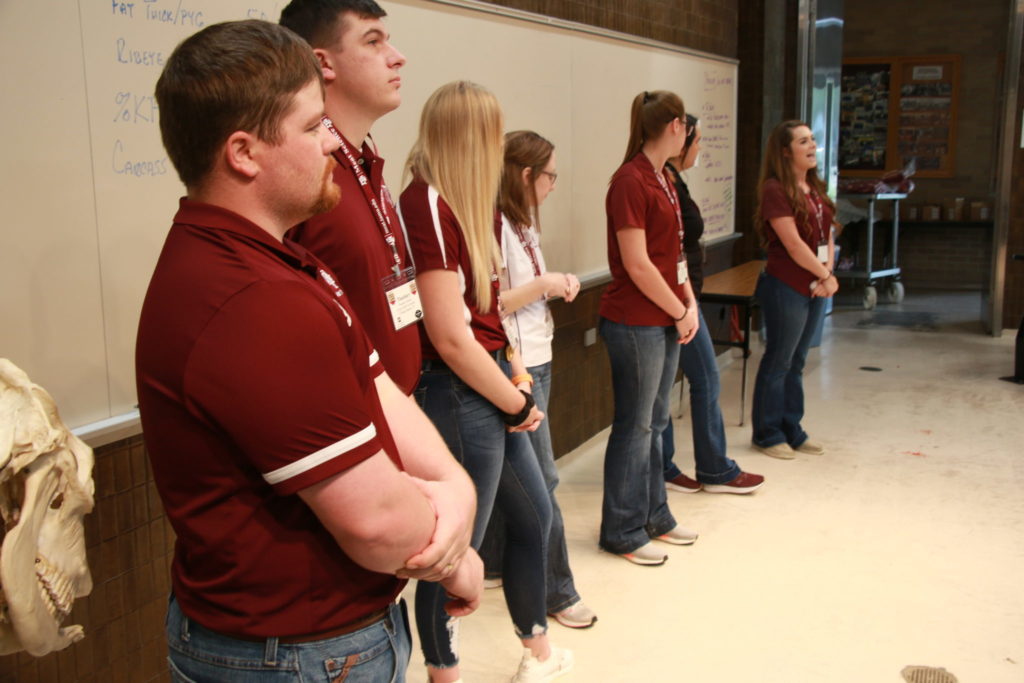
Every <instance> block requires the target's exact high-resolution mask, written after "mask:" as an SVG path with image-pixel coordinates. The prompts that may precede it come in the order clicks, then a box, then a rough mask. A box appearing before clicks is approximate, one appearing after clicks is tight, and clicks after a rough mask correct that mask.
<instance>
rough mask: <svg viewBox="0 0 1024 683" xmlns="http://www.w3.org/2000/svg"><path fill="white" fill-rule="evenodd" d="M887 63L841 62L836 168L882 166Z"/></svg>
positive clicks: (886, 128) (886, 119)
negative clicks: (837, 166) (837, 159)
mask: <svg viewBox="0 0 1024 683" xmlns="http://www.w3.org/2000/svg"><path fill="white" fill-rule="evenodd" d="M889 72H890V67H889V65H888V64H844V65H843V75H842V91H841V95H840V97H841V100H840V102H841V108H840V115H839V168H840V170H878V171H884V170H885V167H886V158H885V154H886V146H887V140H888V131H889Z"/></svg>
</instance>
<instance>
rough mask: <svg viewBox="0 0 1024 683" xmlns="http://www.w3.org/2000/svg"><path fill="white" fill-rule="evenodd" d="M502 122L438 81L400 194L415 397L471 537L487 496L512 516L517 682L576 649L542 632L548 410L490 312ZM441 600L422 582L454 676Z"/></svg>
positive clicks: (428, 646)
mask: <svg viewBox="0 0 1024 683" xmlns="http://www.w3.org/2000/svg"><path fill="white" fill-rule="evenodd" d="M501 129H502V115H501V109H500V108H499V106H498V102H497V100H496V99H495V97H494V95H493V94H491V93H490V92H489V91H488V90H486V89H484V88H482V87H480V86H478V85H475V84H473V83H468V82H466V81H457V82H454V83H449V84H447V85H444V86H442V87H441V88H439V89H438V90H436V91H435V92H434V93H433V94H432V95H431V96H430V98H429V99H428V100H427V102H426V104H425V105H424V107H423V113H422V115H421V118H420V129H419V137H418V139H417V140H416V142H415V144H414V145H413V148H412V151H411V152H410V154H409V161H408V164H407V173H408V174H411V176H412V182H411V183H410V184H409V186H408V187H407V188H406V189H405V191H404V192H402V196H401V199H400V202H399V206H400V209H401V215H402V219H403V224H404V226H405V228H406V231H407V232H408V241H409V246H410V249H411V251H412V255H413V259H414V262H415V264H416V271H417V273H416V285H417V288H418V289H419V293H420V297H421V298H422V303H423V313H424V318H423V326H424V330H425V332H426V334H424V335H421V341H422V345H423V375H422V377H421V378H420V383H419V386H418V388H417V389H416V392H415V395H416V400H417V401H418V402H419V403H420V405H421V406H422V407H423V410H424V412H426V414H427V415H428V416H429V417H430V418H431V419H432V420H433V421H434V424H435V425H436V426H437V428H438V431H440V433H441V435H442V436H443V437H444V439H445V441H446V443H447V445H448V448H449V449H451V451H452V453H453V454H454V455H455V457H456V458H457V459H458V460H459V462H460V463H462V466H463V467H465V468H466V471H467V472H468V473H469V475H470V477H472V479H473V482H474V484H475V485H476V493H477V511H476V517H475V519H474V524H473V534H472V539H471V544H472V546H473V547H474V548H479V547H480V543H481V541H482V539H483V535H484V531H485V530H486V528H487V521H488V518H489V517H490V514H491V509H492V507H493V506H495V505H497V507H498V508H499V509H500V510H501V512H502V514H503V516H504V519H505V520H506V529H507V532H508V543H507V544H506V546H505V549H504V550H505V562H504V571H503V574H504V589H505V601H506V603H507V604H508V609H509V613H510V614H511V616H512V621H513V623H514V625H515V631H516V634H517V636H518V637H519V638H520V640H521V641H522V644H523V647H524V648H525V649H524V653H523V659H522V661H521V663H520V666H519V671H518V673H517V674H516V676H515V678H514V679H513V680H515V681H520V682H526V681H541V680H545V681H546V680H551V679H553V678H554V677H555V676H557V675H559V674H560V673H564V672H565V671H568V670H569V668H571V666H572V653H571V652H569V651H568V650H564V649H561V648H556V647H553V646H552V645H550V643H549V641H548V637H547V618H546V614H547V612H546V610H545V602H544V594H545V583H544V581H545V580H544V575H545V555H546V551H547V538H548V530H549V529H550V527H551V503H550V500H549V498H548V492H547V489H546V488H545V486H544V479H543V477H542V476H541V472H540V468H539V466H538V464H537V459H536V458H535V457H534V455H533V452H532V449H531V448H530V443H529V441H528V439H527V437H526V434H525V433H524V432H525V431H529V430H535V429H536V428H537V427H538V426H539V424H540V421H541V420H542V419H543V417H544V415H543V413H541V412H540V411H539V410H538V409H537V407H536V406H535V402H534V399H533V396H532V395H531V394H530V387H531V385H530V382H529V381H528V376H527V375H526V370H525V368H524V367H523V363H522V359H521V358H520V356H519V355H518V354H517V353H515V352H514V351H513V350H512V349H511V347H510V346H509V344H508V339H507V337H506V335H505V332H504V330H503V328H502V324H501V319H500V317H499V314H498V277H497V273H498V272H499V271H500V269H501V256H500V254H499V251H498V243H497V241H496V240H495V238H494V217H495V213H494V201H495V197H496V196H497V193H498V183H499V179H500V177H501V168H502V130H501ZM510 378H511V379H510ZM445 601H446V596H445V592H444V589H443V588H441V587H440V584H437V583H428V582H425V581H421V582H420V583H419V585H418V586H417V590H416V626H417V628H418V630H419V636H420V643H421V645H422V647H423V652H424V656H425V659H426V662H427V669H428V673H429V675H430V680H431V681H433V682H435V683H436V682H441V683H448V682H451V681H458V680H459V679H460V673H459V662H458V654H457V652H456V649H457V643H458V636H457V630H458V622H457V621H456V620H455V619H454V618H449V617H447V615H446V614H445V611H444V604H445Z"/></svg>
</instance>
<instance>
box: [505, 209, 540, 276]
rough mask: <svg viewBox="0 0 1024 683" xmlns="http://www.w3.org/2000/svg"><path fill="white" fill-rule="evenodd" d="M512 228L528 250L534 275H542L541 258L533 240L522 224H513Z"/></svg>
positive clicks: (525, 249) (524, 248)
mask: <svg viewBox="0 0 1024 683" xmlns="http://www.w3.org/2000/svg"><path fill="white" fill-rule="evenodd" d="M509 222H511V221H509ZM512 229H513V230H515V233H516V237H518V238H519V243H520V244H521V245H523V250H524V251H525V252H526V255H527V256H529V257H530V263H532V264H533V274H534V277H540V276H541V272H540V259H538V258H537V253H536V252H535V251H534V249H533V240H531V239H528V238H527V237H526V231H525V230H523V228H521V227H520V226H518V225H513V226H512Z"/></svg>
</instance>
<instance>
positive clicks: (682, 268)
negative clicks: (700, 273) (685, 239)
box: [676, 258, 690, 285]
mask: <svg viewBox="0 0 1024 683" xmlns="http://www.w3.org/2000/svg"><path fill="white" fill-rule="evenodd" d="M689 279H690V272H689V270H687V268H686V259H685V258H683V259H681V260H680V261H678V262H676V281H677V282H678V283H679V284H681V285H685V284H686V281H687V280H689Z"/></svg>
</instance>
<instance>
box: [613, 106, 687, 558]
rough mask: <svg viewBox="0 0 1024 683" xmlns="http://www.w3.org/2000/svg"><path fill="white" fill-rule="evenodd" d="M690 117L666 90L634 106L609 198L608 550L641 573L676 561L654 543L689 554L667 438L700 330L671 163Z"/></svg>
mask: <svg viewBox="0 0 1024 683" xmlns="http://www.w3.org/2000/svg"><path fill="white" fill-rule="evenodd" d="M685 116H686V111H685V110H684V108H683V102H682V100H680V99H679V96H678V95H676V94H674V93H671V92H667V91H664V90H658V91H653V92H643V93H640V94H639V95H637V96H636V97H635V98H634V99H633V104H632V109H631V112H630V132H629V142H628V143H627V145H626V154H625V156H624V158H623V161H622V165H621V166H619V169H618V170H617V171H616V172H615V174H614V175H613V176H612V179H611V182H610V183H609V186H608V194H607V196H606V199H605V211H606V213H607V216H608V266H609V270H610V271H611V275H612V282H611V284H610V285H608V289H607V290H605V292H604V295H603V296H602V297H601V307H600V311H599V312H600V315H601V321H600V326H599V330H600V333H601V337H602V338H603V339H604V341H605V344H606V345H607V348H608V357H609V360H610V361H611V371H612V391H613V393H614V398H615V415H614V418H613V421H612V429H611V435H610V436H609V437H608V446H607V449H606V451H605V458H604V501H603V504H602V508H601V538H600V543H601V547H602V548H604V549H605V550H607V551H608V552H611V553H615V554H617V555H620V556H622V557H624V558H625V559H627V560H629V561H630V562H634V563H636V564H643V565H660V564H664V563H665V561H666V560H668V556H667V555H666V554H665V553H664V552H662V551H661V550H659V549H658V548H657V547H655V545H654V544H653V543H652V540H656V541H662V542H665V543H671V544H675V545H689V544H691V543H693V542H694V541H695V540H697V534H696V533H694V532H693V531H690V530H688V529H685V528H683V527H681V526H679V525H677V524H676V520H675V518H674V517H673V516H672V512H671V511H670V510H669V508H668V502H667V500H666V496H665V484H664V481H663V480H662V449H661V435H662V433H663V432H664V431H665V427H666V426H667V424H668V420H669V393H670V392H671V390H672V384H673V382H674V381H675V375H676V368H677V367H678V363H679V344H688V343H690V342H691V341H692V340H693V338H694V336H695V335H696V334H697V331H698V329H699V328H700V316H699V315H698V310H697V300H696V298H695V297H694V295H693V289H692V288H691V286H690V283H689V278H688V275H687V268H686V254H685V252H684V251H683V218H682V214H681V212H680V207H679V198H678V197H677V196H676V191H675V187H674V186H673V185H672V179H671V178H670V177H669V176H668V175H667V172H666V171H665V162H666V161H667V160H668V158H669V157H672V156H675V155H676V154H678V153H679V150H680V149H682V146H683V142H684V141H685V139H686V122H685Z"/></svg>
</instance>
